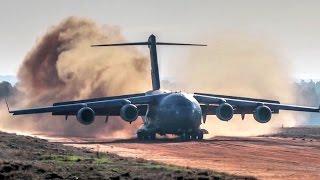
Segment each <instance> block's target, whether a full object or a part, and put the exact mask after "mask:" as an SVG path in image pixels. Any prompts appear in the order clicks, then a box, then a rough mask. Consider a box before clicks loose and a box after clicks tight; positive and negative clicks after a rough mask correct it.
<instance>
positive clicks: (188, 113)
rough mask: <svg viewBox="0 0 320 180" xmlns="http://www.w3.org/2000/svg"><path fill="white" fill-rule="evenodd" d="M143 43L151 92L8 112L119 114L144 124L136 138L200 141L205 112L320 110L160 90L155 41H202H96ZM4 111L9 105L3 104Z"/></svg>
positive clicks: (87, 118) (87, 120) (81, 116)
mask: <svg viewBox="0 0 320 180" xmlns="http://www.w3.org/2000/svg"><path fill="white" fill-rule="evenodd" d="M131 45H147V46H148V47H149V50H150V60H151V77H152V90H151V91H148V92H146V93H139V94H129V95H122V96H113V97H101V98H94V99H85V100H77V101H67V102H58V103H54V104H53V105H52V106H49V107H39V108H31V109H22V110H14V111H11V110H9V112H10V113H12V114H13V115H22V114H36V113H52V115H63V116H66V119H67V117H68V116H72V115H74V116H76V118H77V120H78V121H79V122H80V123H82V124H84V125H89V124H91V123H93V122H94V120H95V116H105V117H106V120H107V119H108V117H109V116H120V117H121V118H122V119H123V120H124V121H127V122H129V123H131V122H133V121H135V120H137V118H138V116H141V117H142V119H143V125H142V126H141V127H140V128H139V129H138V130H137V137H138V139H141V140H143V139H146V140H147V139H150V140H151V139H155V138H156V134H159V135H166V134H173V135H178V136H180V137H181V138H182V139H183V140H189V139H199V140H200V139H203V134H205V133H208V132H207V131H206V130H205V129H200V124H201V123H202V122H203V123H205V121H206V117H207V115H216V116H217V117H218V118H219V119H220V120H222V121H229V120H231V119H232V117H233V116H234V114H240V115H241V117H242V119H244V118H245V115H246V114H253V117H254V119H255V120H256V121H258V122H259V123H267V122H269V121H270V119H271V116H272V114H278V113H279V111H280V110H291V111H305V112H319V111H320V109H319V108H318V107H305V106H296V105H287V104H281V103H280V102H279V101H274V100H266V99H256V98H248V97H237V96H226V95H216V94H205V93H193V94H189V93H184V92H167V91H163V90H160V79H159V70H158V57H157V46H158V45H182V46H206V45H201V44H182V43H166V42H157V41H156V37H155V36H154V35H150V36H149V39H148V41H147V42H134V43H120V44H100V45H92V46H93V47H104V46H131ZM8 109H9V108H8Z"/></svg>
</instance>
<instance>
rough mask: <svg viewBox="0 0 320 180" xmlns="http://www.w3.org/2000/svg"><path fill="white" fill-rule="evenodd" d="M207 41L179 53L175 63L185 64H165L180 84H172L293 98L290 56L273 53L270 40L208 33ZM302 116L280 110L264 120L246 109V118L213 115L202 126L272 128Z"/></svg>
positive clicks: (238, 131)
mask: <svg viewBox="0 0 320 180" xmlns="http://www.w3.org/2000/svg"><path fill="white" fill-rule="evenodd" d="M208 45H209V46H208V47H207V48H203V49H200V50H197V51H196V52H195V51H193V50H191V53H190V55H189V58H187V59H181V60H179V59H177V60H176V61H175V62H174V63H176V64H181V63H183V64H184V65H183V67H182V68H181V69H180V67H181V66H175V65H170V66H169V65H163V66H165V67H168V68H175V69H170V70H169V72H170V76H171V77H174V79H175V80H176V83H177V84H178V86H179V87H176V86H174V85H173V86H171V88H174V89H179V88H181V87H183V88H184V89H185V90H186V91H189V92H195V91H205V92H215V93H216V94H227V95H238V96H247V97H248V96H249V97H250V96H251V97H257V98H266V99H278V100H280V101H281V102H285V103H296V94H295V92H296V91H295V89H294V86H293V85H294V84H293V82H294V81H293V79H291V74H292V73H291V66H290V63H289V60H286V59H285V58H283V57H282V56H281V54H279V53H277V50H278V48H277V47H276V46H274V45H272V42H270V41H268V40H263V39H259V40H257V39H254V38H252V37H250V36H249V35H246V34H225V35H221V36H219V38H211V39H209V41H208ZM170 62H171V61H170ZM177 68H179V69H177ZM190 72H192V73H190ZM304 116H305V114H302V115H301V114H298V113H292V112H281V113H280V114H279V115H275V116H274V119H272V120H271V121H270V122H269V123H266V124H260V123H257V122H256V121H255V120H254V119H253V118H252V115H246V118H245V120H244V121H242V120H241V118H240V115H238V116H235V118H234V119H232V120H230V121H229V122H223V121H219V120H218V119H217V118H216V117H212V118H209V119H208V120H207V123H206V124H205V125H203V126H202V127H205V128H206V129H208V130H209V131H210V136H214V135H231V136H233V135H234V136H251V135H261V134H266V133H271V132H274V131H275V130H276V129H277V128H279V127H281V126H282V125H284V126H294V125H297V124H299V123H302V122H303V121H304Z"/></svg>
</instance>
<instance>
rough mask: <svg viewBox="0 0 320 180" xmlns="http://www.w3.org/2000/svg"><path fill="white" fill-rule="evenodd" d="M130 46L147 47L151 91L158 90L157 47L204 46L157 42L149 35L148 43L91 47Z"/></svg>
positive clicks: (153, 36)
mask: <svg viewBox="0 0 320 180" xmlns="http://www.w3.org/2000/svg"><path fill="white" fill-rule="evenodd" d="M132 45H148V47H149V50H150V60H151V79H152V90H159V89H160V78H159V67H158V56H157V45H178V46H206V45H204V44H185V43H166V42H157V41H156V36H155V35H153V34H151V35H150V36H149V39H148V42H134V43H119V44H98V45H92V47H100V46H132Z"/></svg>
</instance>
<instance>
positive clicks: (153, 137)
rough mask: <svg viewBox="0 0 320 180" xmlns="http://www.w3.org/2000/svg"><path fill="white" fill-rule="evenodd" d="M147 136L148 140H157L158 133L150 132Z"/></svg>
mask: <svg viewBox="0 0 320 180" xmlns="http://www.w3.org/2000/svg"><path fill="white" fill-rule="evenodd" d="M147 137H148V140H155V139H156V133H149V134H148V136H147Z"/></svg>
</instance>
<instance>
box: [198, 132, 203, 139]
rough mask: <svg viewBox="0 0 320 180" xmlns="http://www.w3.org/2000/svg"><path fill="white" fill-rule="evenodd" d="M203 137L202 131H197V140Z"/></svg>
mask: <svg viewBox="0 0 320 180" xmlns="http://www.w3.org/2000/svg"><path fill="white" fill-rule="evenodd" d="M202 139H203V132H201V131H200V132H199V133H198V140H202Z"/></svg>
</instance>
